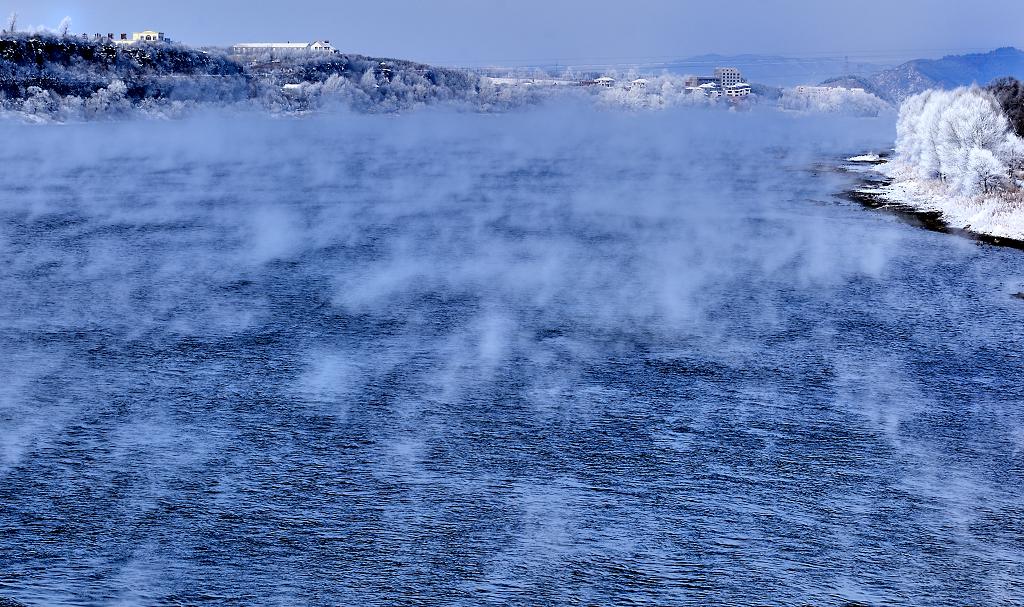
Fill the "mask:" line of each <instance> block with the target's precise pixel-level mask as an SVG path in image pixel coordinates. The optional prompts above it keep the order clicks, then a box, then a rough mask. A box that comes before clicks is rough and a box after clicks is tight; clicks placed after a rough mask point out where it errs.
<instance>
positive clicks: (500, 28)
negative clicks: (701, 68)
mask: <svg viewBox="0 0 1024 607" xmlns="http://www.w3.org/2000/svg"><path fill="white" fill-rule="evenodd" d="M14 10H17V11H18V13H19V14H20V16H21V23H22V24H24V25H46V26H49V27H56V25H57V23H58V22H59V21H60V20H61V18H62V17H64V16H65V15H68V16H70V17H71V18H72V22H73V28H72V29H73V30H74V31H77V32H82V31H86V32H115V33H117V32H122V31H131V30H139V29H144V28H153V29H159V30H161V31H164V32H167V34H168V35H169V36H171V37H173V38H175V39H178V40H181V41H183V42H187V43H190V44H230V43H233V42H243V41H278V40H306V39H313V38H327V39H330V40H331V41H332V42H333V43H334V44H335V45H336V46H338V47H339V48H340V49H342V50H343V51H347V52H359V53H366V54H372V55H384V56H392V57H405V58H410V59H418V60H422V61H430V62H436V63H445V64H456V65H458V64H463V65H477V64H481V63H500V64H517V63H528V62H554V61H558V62H561V63H573V62H576V63H584V62H587V61H601V62H609V63H610V62H614V61H621V62H628V61H640V60H647V59H664V58H681V57H687V56H690V55H696V54H703V53H723V54H734V53H758V54H784V55H790V56H814V55H828V56H841V55H849V56H850V57H851V59H859V60H871V59H876V58H882V59H890V60H891V59H894V58H913V57H929V56H939V55H942V54H944V53H947V52H954V51H962V50H975V49H989V48H995V47H998V46H1024V2H1021V1H1020V0H971V1H970V2H965V1H963V0H889V1H888V2H884V3H883V2H857V1H854V0H849V1H846V0H844V1H842V2H836V1H833V0H776V1H769V0H727V1H721V0H715V1H711V2H691V1H689V0H632V1H629V2H612V1H608V0H592V1H582V0H577V1H566V0H362V1H360V2H346V1H344V0H289V1H287V2H260V1H254V0H173V1H172V0H167V1H164V2H160V1H153V0H149V1H146V0H134V1H124V0H2V1H0V13H2V14H3V15H7V14H8V13H10V12H11V11H14Z"/></svg>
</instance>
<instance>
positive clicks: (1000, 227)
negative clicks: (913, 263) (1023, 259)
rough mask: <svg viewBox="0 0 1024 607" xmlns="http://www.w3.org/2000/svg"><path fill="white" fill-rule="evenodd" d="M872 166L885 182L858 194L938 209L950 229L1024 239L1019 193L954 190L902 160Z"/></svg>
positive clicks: (1023, 206)
mask: <svg viewBox="0 0 1024 607" xmlns="http://www.w3.org/2000/svg"><path fill="white" fill-rule="evenodd" d="M851 160H852V159H851ZM873 168H874V170H875V171H877V172H878V173H879V174H880V175H881V176H884V177H885V178H886V180H885V182H884V183H881V184H877V185H870V186H867V187H863V188H859V189H858V190H857V191H856V192H855V193H856V194H859V195H862V196H866V197H870V198H871V199H873V200H875V201H877V203H879V204H881V205H883V206H891V207H895V208H897V209H901V210H907V211H909V212H915V213H937V214H939V216H940V218H941V220H942V222H943V223H944V224H945V225H947V226H948V227H949V228H951V229H955V230H964V231H967V232H970V233H972V234H976V235H978V236H983V237H990V238H995V239H1011V240H1016V241H1022V242H1024V199H1022V198H1021V197H1020V195H1019V194H1018V193H1007V192H998V193H988V194H985V193H980V194H973V195H959V194H955V193H952V192H950V191H949V189H948V188H947V187H946V185H945V184H944V183H942V182H941V181H940V180H938V179H922V178H921V177H920V176H919V175H918V174H917V173H916V171H915V169H914V167H912V166H910V165H909V164H907V163H905V162H902V161H899V160H893V161H889V162H885V163H883V164H878V165H877V166H875V167H873Z"/></svg>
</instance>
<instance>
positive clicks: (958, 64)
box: [822, 47, 1024, 104]
mask: <svg viewBox="0 0 1024 607" xmlns="http://www.w3.org/2000/svg"><path fill="white" fill-rule="evenodd" d="M1002 76H1014V77H1016V78H1024V51H1021V50H1020V49H1017V48H1013V47H1003V48H998V49H996V50H994V51H990V52H988V53H973V54H969V55H947V56H945V57H943V58H941V59H915V60H913V61H908V62H906V63H904V64H902V65H898V66H896V67H894V68H890V69H886V70H882V71H880V72H877V73H875V74H872V75H870V76H841V77H839V78H830V79H828V80H825V81H824V82H823V83H822V84H828V85H840V86H855V87H862V88H864V89H867V90H868V92H871V93H874V94H875V95H877V96H879V97H881V98H882V99H885V100H886V101H890V102H892V103H896V104H899V103H900V102H902V101H903V100H904V99H906V98H907V97H910V96H911V95H915V94H917V93H920V92H922V91H925V90H928V89H932V88H940V89H950V88H956V87H958V86H968V85H971V84H978V85H981V86H985V85H987V84H989V83H990V82H992V81H993V80H995V79H996V78H1000V77H1002Z"/></svg>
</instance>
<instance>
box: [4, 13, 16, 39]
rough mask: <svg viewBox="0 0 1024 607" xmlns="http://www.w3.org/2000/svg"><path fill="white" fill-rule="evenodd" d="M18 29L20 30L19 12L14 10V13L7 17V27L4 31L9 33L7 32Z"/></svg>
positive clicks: (11, 32)
mask: <svg viewBox="0 0 1024 607" xmlns="http://www.w3.org/2000/svg"><path fill="white" fill-rule="evenodd" d="M17 31H18V13H16V12H14V13H11V14H10V15H9V16H8V17H7V28H6V29H4V32H5V33H7V34H13V33H15V32H17Z"/></svg>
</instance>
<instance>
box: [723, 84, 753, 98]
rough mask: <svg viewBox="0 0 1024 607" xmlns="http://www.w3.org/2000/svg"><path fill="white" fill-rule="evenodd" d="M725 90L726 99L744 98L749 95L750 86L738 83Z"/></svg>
mask: <svg viewBox="0 0 1024 607" xmlns="http://www.w3.org/2000/svg"><path fill="white" fill-rule="evenodd" d="M724 89H725V95H726V96H727V97H746V96H748V95H750V85H749V84H747V83H746V82H739V83H737V84H730V85H728V86H726V87H724Z"/></svg>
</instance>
